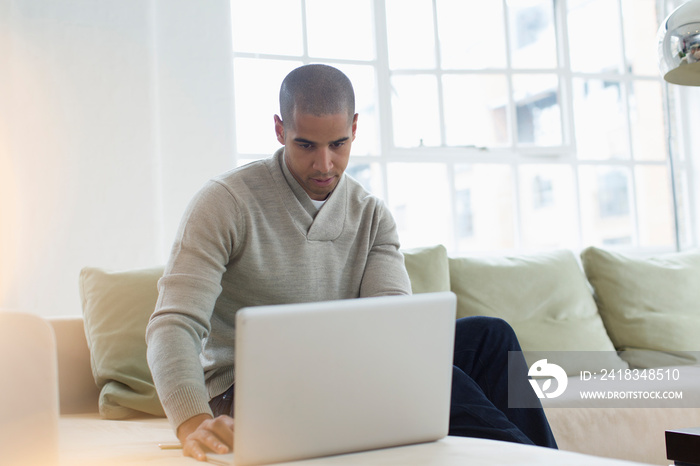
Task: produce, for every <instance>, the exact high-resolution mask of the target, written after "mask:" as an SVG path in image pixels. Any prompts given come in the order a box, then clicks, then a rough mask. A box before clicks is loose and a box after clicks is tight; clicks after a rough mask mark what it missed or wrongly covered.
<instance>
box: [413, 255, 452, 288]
mask: <svg viewBox="0 0 700 466" xmlns="http://www.w3.org/2000/svg"><path fill="white" fill-rule="evenodd" d="M402 252H403V258H404V263H405V264H406V271H407V272H408V276H409V278H410V279H411V289H412V291H413V294H418V293H430V292H437V291H450V267H449V264H448V263H447V250H446V249H445V246H442V245H437V246H429V247H424V248H415V249H405V250H403V251H402Z"/></svg>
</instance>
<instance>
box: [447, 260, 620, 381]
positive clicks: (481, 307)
mask: <svg viewBox="0 0 700 466" xmlns="http://www.w3.org/2000/svg"><path fill="white" fill-rule="evenodd" d="M449 265H450V281H451V284H452V291H453V292H454V293H456V294H457V317H466V316H476V315H484V316H491V317H500V318H502V319H504V320H505V321H506V322H508V323H509V324H510V325H511V326H512V327H513V330H515V333H516V335H517V336H518V339H519V341H520V345H521V347H522V349H523V351H524V352H526V354H525V357H526V359H527V360H528V363H529V364H532V363H533V362H534V361H536V360H537V359H541V358H543V357H547V356H549V359H550V362H554V363H556V364H559V365H561V366H562V367H563V368H564V369H565V370H566V372H567V373H568V374H569V375H575V374H578V373H579V371H581V370H598V369H600V368H601V367H605V368H608V369H615V368H625V367H627V365H626V363H625V362H624V361H622V360H621V359H620V358H619V356H618V355H617V353H616V352H615V348H614V346H613V344H612V342H611V341H610V338H609V337H608V335H607V333H606V331H605V327H604V326H603V322H602V320H601V318H600V315H599V314H598V310H597V309H596V305H595V302H594V300H593V296H592V295H591V291H590V289H589V288H588V284H587V282H586V278H585V276H584V275H583V271H582V270H581V267H580V266H579V263H578V261H577V260H576V257H575V256H574V254H573V253H572V252H571V251H568V250H559V251H553V252H548V253H541V254H534V255H522V256H515V257H505V256H498V257H459V258H450V259H449ZM584 352H585V353H584Z"/></svg>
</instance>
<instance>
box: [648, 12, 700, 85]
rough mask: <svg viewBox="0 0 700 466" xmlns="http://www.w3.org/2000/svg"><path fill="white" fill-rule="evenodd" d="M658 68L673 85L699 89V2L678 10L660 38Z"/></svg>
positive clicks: (663, 29) (672, 15)
mask: <svg viewBox="0 0 700 466" xmlns="http://www.w3.org/2000/svg"><path fill="white" fill-rule="evenodd" d="M657 38H658V47H659V69H660V71H661V74H662V76H663V77H664V79H665V80H666V81H668V82H670V83H673V84H681V85H684V86H700V0H691V1H689V2H687V3H684V4H683V5H681V6H679V7H678V8H676V9H675V10H674V11H673V12H672V13H671V14H670V15H669V16H668V17H667V18H666V19H665V20H664V22H663V23H661V27H660V28H659V32H658V35H657Z"/></svg>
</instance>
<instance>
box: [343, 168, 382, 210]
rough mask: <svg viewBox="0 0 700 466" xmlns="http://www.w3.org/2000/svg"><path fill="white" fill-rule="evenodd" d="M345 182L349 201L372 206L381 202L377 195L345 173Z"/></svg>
mask: <svg viewBox="0 0 700 466" xmlns="http://www.w3.org/2000/svg"><path fill="white" fill-rule="evenodd" d="M345 182H346V186H347V192H348V197H349V199H350V201H351V202H354V203H359V204H362V205H365V206H372V207H375V206H377V205H380V204H382V200H381V199H380V198H379V197H377V196H376V195H374V194H372V193H371V192H369V191H368V190H367V189H366V188H365V187H364V186H363V185H362V183H360V182H359V181H357V180H356V179H355V178H353V177H352V176H350V175H348V174H347V173H346V174H345Z"/></svg>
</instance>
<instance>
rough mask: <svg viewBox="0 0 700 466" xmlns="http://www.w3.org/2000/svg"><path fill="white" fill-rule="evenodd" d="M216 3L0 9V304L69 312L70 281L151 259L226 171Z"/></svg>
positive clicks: (22, 0) (225, 55)
mask: <svg viewBox="0 0 700 466" xmlns="http://www.w3.org/2000/svg"><path fill="white" fill-rule="evenodd" d="M228 15H229V7H228V2H227V1H225V0H207V2H201V1H196V0H189V1H186V0H151V1H144V0H101V1H99V2H96V1H89V0H82V1H79V0H73V1H70V0H0V308H9V309H17V310H23V311H27V312H32V313H37V314H41V315H66V314H78V313H80V303H79V299H78V292H77V290H78V287H77V283H78V282H77V277H78V273H79V271H80V269H81V268H82V267H83V266H86V265H92V266H100V267H106V268H112V269H126V268H134V267H145V266H150V265H154V264H160V263H162V262H164V260H165V259H166V257H167V250H168V249H169V245H170V243H171V241H172V237H173V235H174V232H175V228H176V226H177V223H178V221H179V218H180V215H181V213H182V210H183V209H184V206H185V204H186V203H187V201H188V200H189V198H190V197H191V195H192V194H193V193H194V191H195V190H196V189H198V188H199V186H201V184H202V183H203V182H204V181H205V180H206V179H207V178H209V177H211V176H213V175H215V174H217V173H219V172H222V171H224V170H226V169H228V168H230V167H231V166H232V165H233V160H232V155H231V154H232V150H231V147H232V144H233V141H232V137H231V134H232V131H231V128H232V126H233V123H232V122H233V119H232V108H233V105H232V101H231V99H232V97H231V86H230V83H231V77H232V72H231V54H230V47H229V44H230V39H229V38H230V30H229V27H230V26H229V21H228Z"/></svg>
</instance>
